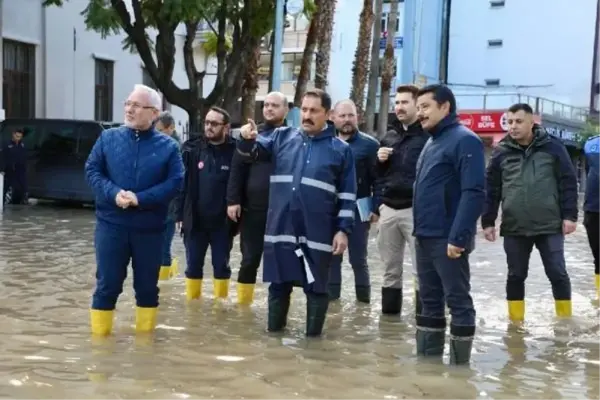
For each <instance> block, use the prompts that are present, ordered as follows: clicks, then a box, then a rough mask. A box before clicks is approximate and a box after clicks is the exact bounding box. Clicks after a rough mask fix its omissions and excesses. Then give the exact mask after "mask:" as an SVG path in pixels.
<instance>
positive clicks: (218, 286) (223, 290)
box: [213, 279, 229, 299]
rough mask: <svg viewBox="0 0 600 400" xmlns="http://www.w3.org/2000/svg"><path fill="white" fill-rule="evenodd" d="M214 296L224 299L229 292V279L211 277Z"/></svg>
mask: <svg viewBox="0 0 600 400" xmlns="http://www.w3.org/2000/svg"><path fill="white" fill-rule="evenodd" d="M213 285H214V293H215V298H219V299H225V298H227V295H228V294H229V279H213Z"/></svg>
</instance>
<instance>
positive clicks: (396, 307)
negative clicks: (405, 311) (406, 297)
mask: <svg viewBox="0 0 600 400" xmlns="http://www.w3.org/2000/svg"><path fill="white" fill-rule="evenodd" d="M381 312H382V313H383V314H389V315H398V314H401V313H402V289H395V288H387V287H382V288H381Z"/></svg>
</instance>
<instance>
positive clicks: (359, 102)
mask: <svg viewBox="0 0 600 400" xmlns="http://www.w3.org/2000/svg"><path fill="white" fill-rule="evenodd" d="M373 17H374V14H373V0H364V2H363V9H362V12H361V13H360V27H359V29H358V43H357V45H356V52H355V54H354V66H353V67H352V88H351V90H350V99H351V100H352V101H353V102H354V103H355V104H356V110H357V111H358V121H359V123H362V122H363V118H364V111H363V110H364V103H365V86H366V85H367V78H368V73H369V72H368V69H367V65H368V63H369V55H370V54H369V49H370V47H371V46H370V45H371V36H372V33H373Z"/></svg>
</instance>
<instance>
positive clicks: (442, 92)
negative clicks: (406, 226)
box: [413, 84, 485, 364]
mask: <svg viewBox="0 0 600 400" xmlns="http://www.w3.org/2000/svg"><path fill="white" fill-rule="evenodd" d="M417 108H418V116H419V120H420V121H421V126H422V127H423V129H425V130H426V131H427V132H429V134H430V135H431V137H430V138H429V140H428V141H427V143H426V144H425V147H424V149H423V151H422V152H421V156H420V157H419V161H418V163H417V175H416V180H415V187H414V191H415V195H414V200H413V215H414V236H415V247H416V253H417V273H418V275H419V294H420V296H421V302H422V307H423V308H422V310H421V312H420V313H418V314H417V317H416V323H417V354H418V355H420V356H436V357H441V356H442V353H443V351H444V341H445V331H446V315H445V307H444V305H445V303H447V305H448V308H450V314H451V316H452V320H451V323H450V364H466V363H468V362H469V361H470V357H471V347H472V343H473V336H474V334H475V308H474V307H473V299H472V298H471V294H470V291H471V285H470V266H469V253H471V251H472V250H473V249H474V246H475V234H476V232H477V228H476V225H477V219H478V218H479V216H480V215H481V211H482V209H483V204H484V201H485V193H484V187H485V155H484V148H483V142H482V141H481V139H480V138H479V137H478V136H477V135H475V134H474V133H473V132H471V131H470V130H469V129H467V128H466V127H464V126H463V125H461V124H460V122H459V121H458V118H457V115H456V99H455V98H454V94H453V93H452V91H451V90H450V89H449V88H448V87H447V86H444V85H437V84H436V85H430V86H426V87H424V88H422V89H420V90H419V93H418V95H417Z"/></svg>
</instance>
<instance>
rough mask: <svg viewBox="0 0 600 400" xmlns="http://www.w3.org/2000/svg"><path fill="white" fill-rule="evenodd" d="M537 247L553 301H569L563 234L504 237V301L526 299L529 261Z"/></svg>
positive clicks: (569, 289)
mask: <svg viewBox="0 0 600 400" xmlns="http://www.w3.org/2000/svg"><path fill="white" fill-rule="evenodd" d="M534 245H535V247H537V249H538V251H539V252H540V257H541V258H542V264H544V271H545V272H546V276H547V277H548V280H549V281H550V283H551V284H552V294H553V295H554V299H555V300H571V280H570V279H569V274H568V273H567V266H566V263H565V247H564V246H565V237H564V235H563V234H562V233H557V234H554V235H538V236H505V237H504V251H505V252H506V261H507V264H508V277H507V279H506V299H507V300H524V299H525V279H527V274H528V272H529V257H530V256H531V251H532V250H533V246H534Z"/></svg>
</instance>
